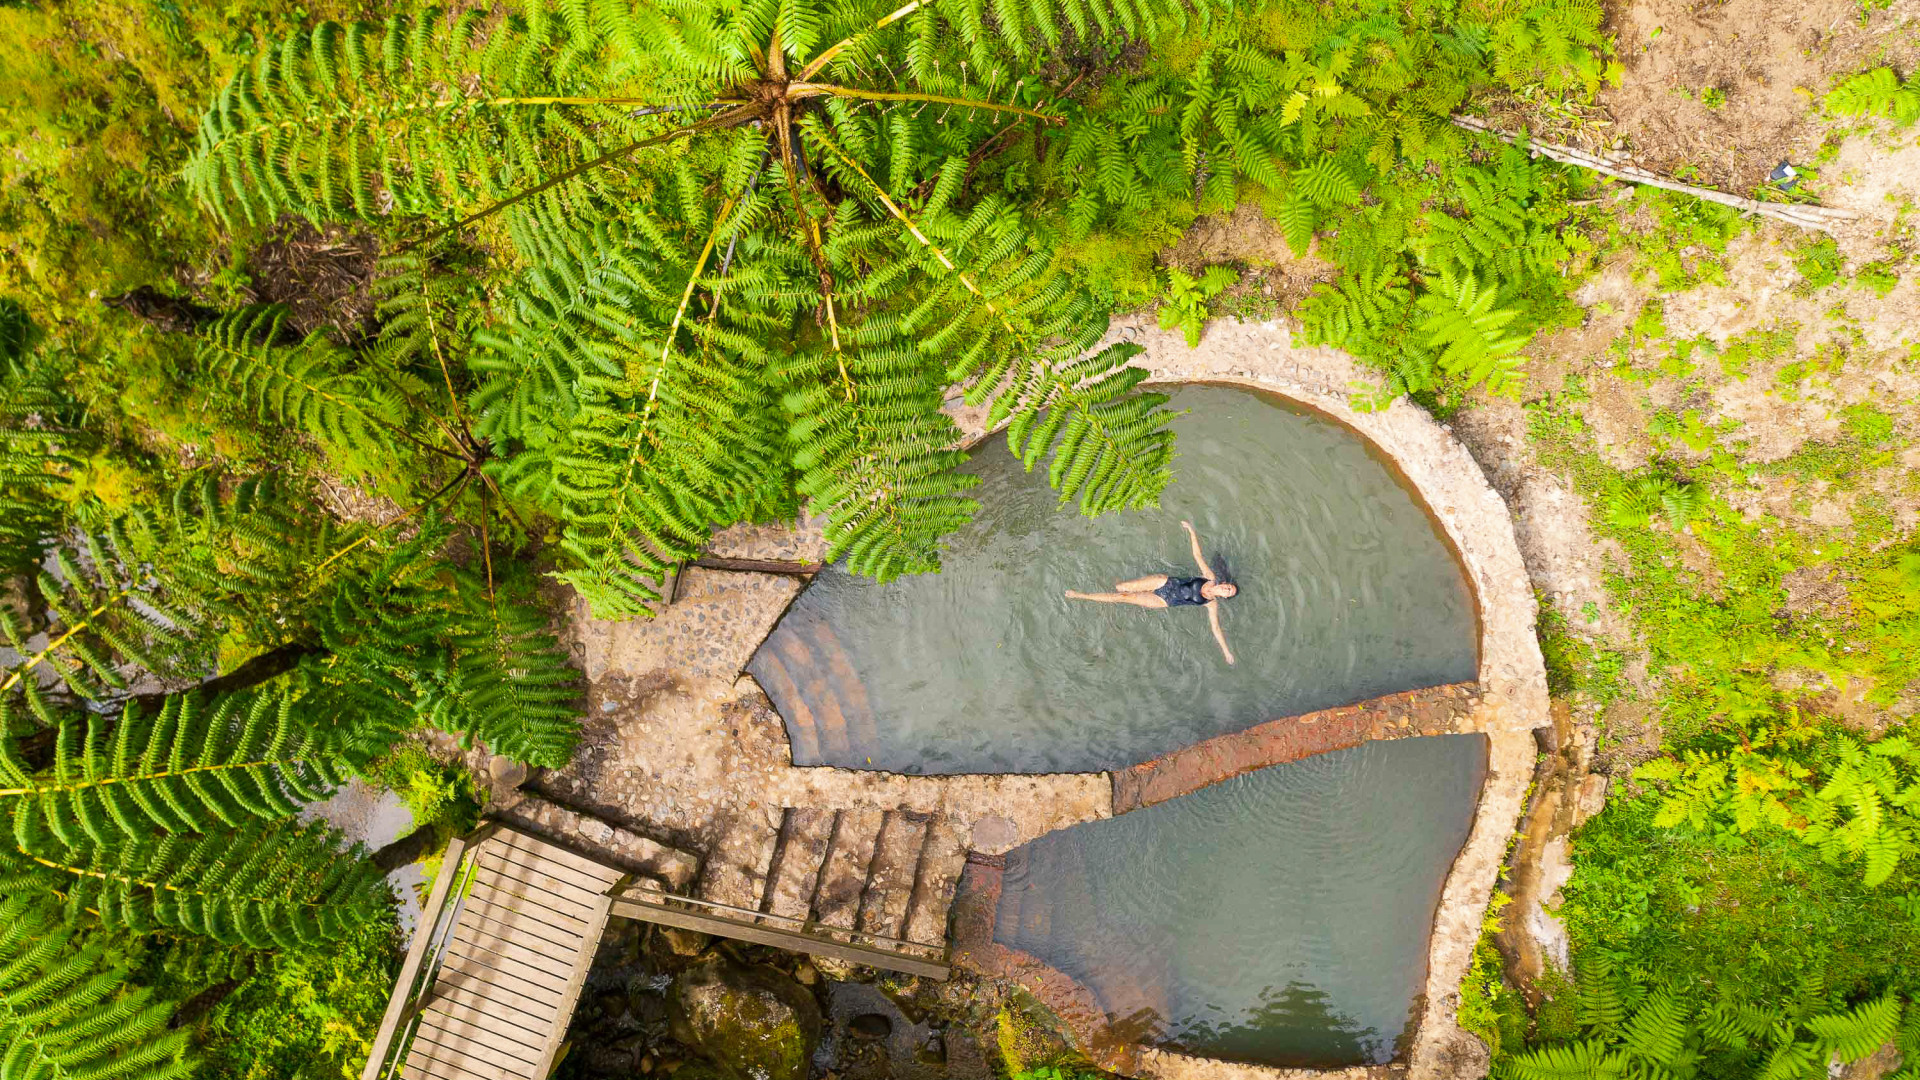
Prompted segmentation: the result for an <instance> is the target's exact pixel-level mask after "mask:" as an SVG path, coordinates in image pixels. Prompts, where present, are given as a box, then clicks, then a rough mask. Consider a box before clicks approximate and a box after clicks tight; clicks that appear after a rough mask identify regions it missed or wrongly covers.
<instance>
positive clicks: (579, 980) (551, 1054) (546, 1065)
mask: <svg viewBox="0 0 1920 1080" xmlns="http://www.w3.org/2000/svg"><path fill="white" fill-rule="evenodd" d="M623 876H624V875H623ZM612 907H613V897H611V896H602V897H601V898H600V905H599V911H598V912H597V913H596V914H597V915H598V918H596V919H595V921H594V927H593V933H591V934H589V935H587V940H586V941H585V943H584V944H583V945H582V947H581V949H580V954H579V955H578V956H576V957H574V961H573V970H572V971H571V972H570V973H568V975H567V989H566V992H565V994H564V996H562V997H561V999H560V1015H561V1016H565V1017H571V1016H572V1015H573V1007H574V1003H575V1002H577V1001H579V1000H580V989H581V988H582V987H584V986H585V985H586V984H587V969H588V968H589V967H592V966H593V954H594V953H596V952H598V951H599V949H600V935H601V933H603V932H604V931H605V930H606V927H607V916H608V914H609V913H610V912H611V910H612ZM566 1037H567V1027H566V1025H565V1024H556V1025H555V1026H554V1029H553V1032H552V1033H551V1034H550V1035H549V1036H548V1037H547V1051H546V1053H545V1054H543V1055H541V1057H540V1071H539V1073H538V1074H537V1075H539V1076H542V1077H544V1076H546V1075H547V1073H549V1072H551V1071H552V1070H553V1063H554V1059H555V1058H557V1057H558V1056H559V1054H560V1046H561V1044H562V1043H563V1042H564V1041H565V1040H566Z"/></svg>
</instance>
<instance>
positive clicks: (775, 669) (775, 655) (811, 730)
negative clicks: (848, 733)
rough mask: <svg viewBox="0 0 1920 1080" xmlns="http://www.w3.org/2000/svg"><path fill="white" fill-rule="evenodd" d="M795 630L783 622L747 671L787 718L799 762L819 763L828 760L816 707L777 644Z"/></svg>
mask: <svg viewBox="0 0 1920 1080" xmlns="http://www.w3.org/2000/svg"><path fill="white" fill-rule="evenodd" d="M792 632H793V631H791V630H789V629H788V628H787V627H786V624H784V623H782V624H781V625H780V626H778V627H776V628H775V629H774V631H773V633H772V634H771V635H769V636H768V638H767V643H766V644H765V645H763V646H761V647H760V651H759V652H757V653H755V654H753V661H752V662H751V663H749V664H748V665H747V671H748V672H749V673H751V674H752V675H753V677H754V680H755V681H756V682H758V683H759V684H760V688H761V689H762V690H765V691H766V692H767V696H768V697H769V698H772V699H773V707H774V711H776V712H778V713H779V714H780V719H782V720H784V721H786V725H787V743H788V746H789V750H790V754H791V758H792V761H793V764H795V765H819V764H821V763H822V762H823V761H824V760H825V759H824V758H822V757H821V756H820V731H819V729H818V728H817V727H816V726H815V725H814V720H813V710H812V709H810V708H808V707H807V699H806V698H804V697H802V696H801V694H800V687H799V686H798V685H796V684H795V682H794V678H793V672H791V671H788V670H787V665H786V663H785V661H783V660H782V659H781V658H780V656H781V649H780V648H779V647H778V646H777V645H776V644H775V642H777V641H778V640H779V639H780V638H781V636H782V635H785V634H790V633H792Z"/></svg>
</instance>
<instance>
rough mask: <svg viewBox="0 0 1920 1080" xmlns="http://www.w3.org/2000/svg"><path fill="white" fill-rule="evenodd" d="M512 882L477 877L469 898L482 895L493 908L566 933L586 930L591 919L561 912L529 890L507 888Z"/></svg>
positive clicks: (468, 894) (579, 932)
mask: <svg viewBox="0 0 1920 1080" xmlns="http://www.w3.org/2000/svg"><path fill="white" fill-rule="evenodd" d="M512 884H513V883H512V882H509V881H502V880H501V879H500V878H493V879H491V880H485V879H482V878H480V877H477V876H476V877H475V878H474V879H473V888H472V890H470V891H469V892H468V893H467V896H468V897H469V898H472V897H479V898H480V899H481V900H483V901H484V902H485V903H487V904H488V905H490V906H492V907H495V908H499V909H501V910H503V911H513V912H518V913H519V914H521V915H524V916H526V917H527V918H530V919H533V920H535V921H536V922H539V923H540V924H541V925H543V926H548V927H551V928H553V929H555V930H559V931H561V932H563V933H566V934H573V935H578V934H581V933H583V932H585V930H586V928H587V920H585V919H583V918H580V917H579V916H578V915H572V914H568V913H567V912H564V911H561V910H559V909H558V908H556V907H553V906H551V903H548V904H543V903H541V902H540V900H539V899H538V898H537V897H534V896H529V895H528V894H526V893H523V892H519V891H517V890H514V889H511V888H508V887H506V886H510V885H512ZM552 903H558V901H553V902H552ZM588 910H592V909H588Z"/></svg>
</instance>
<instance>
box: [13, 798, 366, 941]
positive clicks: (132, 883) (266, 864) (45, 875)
mask: <svg viewBox="0 0 1920 1080" xmlns="http://www.w3.org/2000/svg"><path fill="white" fill-rule="evenodd" d="M16 824H18V825H20V826H21V828H19V829H18V830H16V832H15V834H14V837H13V842H12V843H9V844H4V845H0V889H4V891H5V892H6V893H8V894H9V895H19V894H27V895H39V896H44V897H49V898H52V897H58V898H59V900H60V903H61V904H62V905H63V906H64V907H65V908H66V910H67V911H68V913H69V915H70V917H78V916H79V915H80V914H81V913H83V912H89V911H91V912H97V913H98V915H97V917H98V919H99V920H100V921H101V922H102V923H105V924H106V925H108V926H124V927H127V928H128V929H130V930H134V931H139V932H146V931H152V930H157V929H162V928H165V929H169V930H174V931H178V932H183V933H192V934H201V935H204V936H206V937H209V938H212V939H214V940H216V941H221V942H226V943H228V944H233V945H246V946H248V947H251V948H257V949H267V948H291V947H295V946H303V945H304V946H311V945H315V944H319V943H321V942H324V941H330V940H334V939H337V938H339V937H341V936H343V935H345V934H348V933H351V932H352V931H353V930H354V928H355V927H356V926H363V925H365V924H366V923H367V922H369V921H373V920H378V919H382V918H385V917H387V912H388V909H389V906H390V905H391V904H392V902H393V894H392V892H391V890H390V889H389V888H388V887H387V883H386V879H385V878H384V877H383V876H382V875H381V874H380V871H379V870H377V869H375V868H374V866H373V864H372V863H371V862H370V861H368V860H367V859H365V858H363V857H361V856H360V854H359V853H357V852H354V851H352V850H350V849H348V848H347V847H346V845H345V843H344V840H343V838H342V837H341V836H340V834H338V833H336V832H334V831H332V830H330V829H327V828H325V827H324V826H321V825H317V824H315V825H300V824H296V823H292V822H276V823H267V822H261V821H250V822H247V823H245V824H242V825H241V826H239V827H238V828H233V829H222V830H216V831H211V832H206V833H201V834H184V835H166V836H144V837H138V838H135V837H120V838H116V839H115V840H114V842H113V843H111V844H108V845H98V844H93V843H91V842H86V841H82V842H80V843H73V844H68V843H63V842H62V841H61V840H60V839H59V838H58V837H56V836H54V835H53V834H52V833H51V832H49V831H47V830H45V829H43V828H40V827H39V826H38V822H37V820H36V819H35V818H33V817H32V816H30V815H29V816H27V817H24V818H18V819H16Z"/></svg>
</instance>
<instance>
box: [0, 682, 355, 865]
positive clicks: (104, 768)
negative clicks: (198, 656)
mask: <svg viewBox="0 0 1920 1080" xmlns="http://www.w3.org/2000/svg"><path fill="white" fill-rule="evenodd" d="M329 719H331V718H329ZM382 749H384V747H383V745H382V744H381V743H379V742H377V741H376V740H374V739H371V738H369V737H368V736H367V734H366V733H365V732H362V731H356V730H354V729H353V728H351V727H350V726H348V725H346V724H344V723H324V722H321V721H320V718H319V717H315V716H313V715H311V714H309V713H307V712H305V711H304V710H303V709H302V708H301V706H300V703H299V702H298V701H297V700H296V697H295V695H294V693H293V692H291V691H289V690H285V689H282V690H278V691H269V692H263V693H256V694H238V695H232V696H228V697H224V698H221V699H220V700H218V701H215V702H211V703H208V702H201V701H199V700H196V698H195V696H194V695H174V696H170V697H168V698H167V699H166V700H165V703H164V705H163V706H162V707H161V708H160V710H159V711H158V712H157V713H156V714H155V715H153V716H151V717H147V716H142V715H139V714H138V713H137V711H136V712H135V713H134V714H133V715H128V716H123V717H122V718H121V719H120V722H119V723H118V724H116V725H114V726H113V728H112V733H111V735H109V734H107V733H106V727H105V725H100V724H90V725H82V724H80V723H77V722H73V721H69V722H68V723H65V724H63V725H62V726H61V728H60V737H59V740H58V743H57V744H56V751H55V754H54V760H53V766H52V768H51V770H49V771H46V772H36V771H34V770H31V769H29V768H28V767H27V765H26V763H25V762H23V761H21V760H20V759H19V757H18V755H17V754H16V752H15V750H14V747H13V746H12V744H11V741H0V807H5V808H6V809H7V810H9V811H10V817H11V819H12V820H13V822H14V831H15V832H16V833H17V834H18V833H31V832H38V831H45V832H46V833H48V834H50V835H52V836H54V837H56V838H57V839H59V840H60V841H61V842H62V843H66V844H87V843H90V844H94V845H101V846H108V845H111V844H113V843H114V842H115V841H116V839H117V838H119V837H123V836H124V837H142V836H145V835H148V834H149V833H151V832H152V831H153V830H155V829H160V830H165V831H170V832H179V833H187V832H194V831H197V830H202V829H217V828H221V827H237V826H240V825H243V824H245V823H246V822H247V821H249V820H250V819H254V818H258V819H263V820H277V819H279V818H283V817H290V816H292V815H293V814H294V813H295V812H296V811H298V810H299V809H300V807H301V806H302V805H304V804H306V803H309V802H312V801H315V800H317V799H320V798H324V797H325V796H326V795H327V794H328V792H329V791H330V790H331V789H332V788H333V786H334V785H336V784H338V783H340V782H341V781H342V780H343V779H344V777H345V775H346V772H347V770H349V769H352V768H356V767H359V766H361V765H363V764H364V763H365V762H366V761H367V760H369V759H371V758H372V757H373V756H374V755H375V754H376V753H378V752H379V751H380V750H382ZM23 818H31V819H33V820H32V821H31V822H27V821H24V820H22V819H23Z"/></svg>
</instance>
